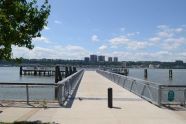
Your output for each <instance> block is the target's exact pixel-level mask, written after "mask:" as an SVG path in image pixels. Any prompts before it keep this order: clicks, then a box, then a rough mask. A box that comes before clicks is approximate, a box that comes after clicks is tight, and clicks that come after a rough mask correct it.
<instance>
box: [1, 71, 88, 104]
mask: <svg viewBox="0 0 186 124" xmlns="http://www.w3.org/2000/svg"><path fill="white" fill-rule="evenodd" d="M83 73H84V70H80V71H78V72H76V73H74V74H72V75H70V76H68V77H67V78H65V79H63V80H62V81H59V82H58V83H5V82H4V83H2V82H1V83H0V100H8V101H26V102H27V104H29V102H35V101H45V100H46V101H49V100H51V101H54V100H55V98H54V95H55V92H54V91H55V90H54V89H57V94H58V99H57V100H58V102H59V104H60V105H63V103H64V102H65V101H66V100H67V98H68V97H70V95H71V94H72V93H73V92H74V91H75V89H76V88H77V86H78V84H79V83H80V81H81V78H82V76H83Z"/></svg>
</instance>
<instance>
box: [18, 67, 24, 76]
mask: <svg viewBox="0 0 186 124" xmlns="http://www.w3.org/2000/svg"><path fill="white" fill-rule="evenodd" d="M19 74H20V76H21V75H22V74H23V67H22V66H20V71H19Z"/></svg>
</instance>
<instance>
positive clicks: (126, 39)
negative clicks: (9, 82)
mask: <svg viewBox="0 0 186 124" xmlns="http://www.w3.org/2000/svg"><path fill="white" fill-rule="evenodd" d="M39 2H41V0H40V1H39ZM49 3H50V4H51V14H50V16H49V18H48V25H47V26H45V28H44V30H43V31H42V32H41V33H42V36H41V37H40V38H34V39H33V40H32V41H33V44H34V46H35V48H34V49H33V50H28V49H26V48H23V47H21V48H19V47H17V46H13V56H14V57H23V58H28V59H42V58H48V59H69V60H70V59H80V60H81V59H84V57H86V56H89V55H90V54H97V55H105V56H106V58H107V57H109V56H111V57H115V56H116V57H118V58H119V61H175V60H183V61H184V62H186V16H185V12H186V0H49Z"/></svg>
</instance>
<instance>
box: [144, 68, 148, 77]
mask: <svg viewBox="0 0 186 124" xmlns="http://www.w3.org/2000/svg"><path fill="white" fill-rule="evenodd" d="M144 78H145V79H146V78H148V72H147V69H144Z"/></svg>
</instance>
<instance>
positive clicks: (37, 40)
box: [32, 36, 51, 44]
mask: <svg viewBox="0 0 186 124" xmlns="http://www.w3.org/2000/svg"><path fill="white" fill-rule="evenodd" d="M32 41H33V42H34V43H36V42H43V43H47V44H48V43H51V42H50V41H49V39H48V38H47V37H44V36H41V37H36V38H33V39H32Z"/></svg>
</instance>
